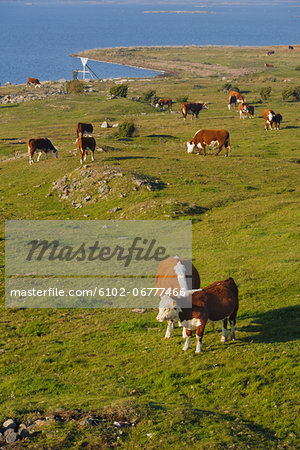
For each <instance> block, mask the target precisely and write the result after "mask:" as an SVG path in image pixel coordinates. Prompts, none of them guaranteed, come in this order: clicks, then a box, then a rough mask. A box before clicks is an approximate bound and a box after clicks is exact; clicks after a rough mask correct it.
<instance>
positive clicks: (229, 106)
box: [228, 103, 231, 111]
mask: <svg viewBox="0 0 300 450" xmlns="http://www.w3.org/2000/svg"><path fill="white" fill-rule="evenodd" d="M230 108H231V105H230V103H228V111H230Z"/></svg>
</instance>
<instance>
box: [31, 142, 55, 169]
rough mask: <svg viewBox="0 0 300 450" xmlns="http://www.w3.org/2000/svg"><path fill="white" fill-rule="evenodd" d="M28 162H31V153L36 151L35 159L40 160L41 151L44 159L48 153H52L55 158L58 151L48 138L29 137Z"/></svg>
mask: <svg viewBox="0 0 300 450" xmlns="http://www.w3.org/2000/svg"><path fill="white" fill-rule="evenodd" d="M27 147H28V155H29V164H30V165H31V164H33V163H34V161H33V155H34V154H35V152H37V153H38V157H37V161H39V160H40V157H41V155H42V153H43V152H44V153H45V157H46V159H48V153H50V152H51V153H52V155H53V156H55V157H56V158H57V157H58V151H57V149H56V148H55V147H54V145H53V144H52V142H51V141H50V139H48V138H37V139H29V140H28V142H27Z"/></svg>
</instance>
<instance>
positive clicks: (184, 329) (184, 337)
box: [182, 327, 187, 339]
mask: <svg viewBox="0 0 300 450" xmlns="http://www.w3.org/2000/svg"><path fill="white" fill-rule="evenodd" d="M182 337H183V339H186V338H187V335H186V328H185V327H182Z"/></svg>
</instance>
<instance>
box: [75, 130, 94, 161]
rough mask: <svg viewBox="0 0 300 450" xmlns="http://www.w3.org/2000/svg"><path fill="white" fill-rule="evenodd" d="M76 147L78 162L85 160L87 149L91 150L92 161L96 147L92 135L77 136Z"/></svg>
mask: <svg viewBox="0 0 300 450" xmlns="http://www.w3.org/2000/svg"><path fill="white" fill-rule="evenodd" d="M78 149H79V156H80V164H82V163H83V161H85V160H86V156H87V153H88V151H89V150H90V151H91V156H92V161H94V153H95V149H96V141H95V139H94V138H93V137H83V136H80V137H79V138H78Z"/></svg>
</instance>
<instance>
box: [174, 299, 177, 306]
mask: <svg viewBox="0 0 300 450" xmlns="http://www.w3.org/2000/svg"><path fill="white" fill-rule="evenodd" d="M176 306H177V303H176V300H173V308H176Z"/></svg>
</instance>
